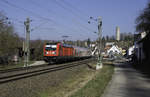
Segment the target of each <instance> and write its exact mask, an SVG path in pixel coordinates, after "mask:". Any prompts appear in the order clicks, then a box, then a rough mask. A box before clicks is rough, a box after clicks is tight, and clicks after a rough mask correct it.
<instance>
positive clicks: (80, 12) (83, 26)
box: [0, 0, 148, 40]
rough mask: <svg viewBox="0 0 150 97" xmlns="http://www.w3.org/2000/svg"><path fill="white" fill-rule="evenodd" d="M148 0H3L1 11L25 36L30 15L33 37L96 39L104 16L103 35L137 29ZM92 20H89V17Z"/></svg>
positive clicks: (1, 0) (0, 1)
mask: <svg viewBox="0 0 150 97" xmlns="http://www.w3.org/2000/svg"><path fill="white" fill-rule="evenodd" d="M147 3H148V0H0V11H2V12H3V13H4V14H5V15H6V16H8V18H9V20H10V21H11V22H12V23H13V24H14V26H15V30H16V32H17V33H18V34H19V35H20V36H22V37H24V36H25V34H24V24H23V22H24V21H25V20H26V18H27V17H29V18H30V19H31V20H32V22H31V29H33V31H31V39H43V40H44V39H46V40H62V39H63V38H62V36H64V35H65V36H66V35H68V36H69V37H68V38H67V40H84V39H87V38H90V39H92V40H95V39H96V38H97V35H96V34H95V33H93V32H95V31H97V22H96V21H94V20H90V18H89V17H90V16H92V17H94V18H95V19H96V18H97V17H98V16H101V17H102V21H103V26H102V28H103V31H102V32H103V33H102V34H103V36H106V35H115V29H116V26H119V27H120V31H121V32H132V33H134V32H135V19H136V17H137V16H138V15H139V14H140V12H141V11H142V10H143V9H144V8H145V7H146V5H147ZM89 20H90V21H91V24H88V21H89Z"/></svg>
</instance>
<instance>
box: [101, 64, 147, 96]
mask: <svg viewBox="0 0 150 97" xmlns="http://www.w3.org/2000/svg"><path fill="white" fill-rule="evenodd" d="M103 97H150V78H146V77H145V76H144V75H142V74H141V73H139V72H138V71H136V70H135V69H133V68H131V67H130V66H129V65H125V64H122V65H117V66H116V68H115V73H114V75H113V79H112V81H111V82H110V84H109V85H108V87H107V89H106V91H105V93H104V95H103Z"/></svg>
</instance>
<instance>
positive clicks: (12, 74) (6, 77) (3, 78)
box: [0, 59, 93, 84]
mask: <svg viewBox="0 0 150 97" xmlns="http://www.w3.org/2000/svg"><path fill="white" fill-rule="evenodd" d="M92 60H93V59H86V60H82V61H77V62H73V63H67V64H62V65H58V66H54V67H52V66H49V65H44V66H41V67H40V66H38V68H35V67H30V68H20V69H19V68H16V69H12V70H11V69H9V70H7V71H5V72H4V71H1V75H0V84H2V83H7V82H10V81H15V80H19V79H23V78H28V77H32V76H36V75H40V74H44V73H49V72H54V71H58V70H62V69H66V68H72V67H75V66H79V65H84V64H86V63H87V62H90V61H92Z"/></svg>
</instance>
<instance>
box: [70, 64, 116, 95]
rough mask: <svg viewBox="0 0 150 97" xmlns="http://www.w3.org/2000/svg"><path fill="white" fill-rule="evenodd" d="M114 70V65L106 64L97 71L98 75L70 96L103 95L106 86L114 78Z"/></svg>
mask: <svg viewBox="0 0 150 97" xmlns="http://www.w3.org/2000/svg"><path fill="white" fill-rule="evenodd" d="M113 72H114V69H113V66H112V65H104V67H103V68H102V69H101V70H99V71H97V74H96V76H94V78H93V79H92V80H91V81H89V82H88V83H87V84H86V85H85V86H84V87H83V88H81V89H79V90H78V91H77V92H76V93H74V94H73V95H72V96H70V97H101V95H102V94H103V92H104V89H105V87H106V86H107V84H108V82H109V81H110V80H111V78H112V74H113Z"/></svg>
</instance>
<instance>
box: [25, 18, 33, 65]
mask: <svg viewBox="0 0 150 97" xmlns="http://www.w3.org/2000/svg"><path fill="white" fill-rule="evenodd" d="M30 21H31V20H30V19H29V18H27V20H26V21H25V22H24V25H25V29H26V39H25V44H24V48H25V49H24V50H25V52H24V66H25V67H26V66H28V65H29V59H30V47H29V42H30Z"/></svg>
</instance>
